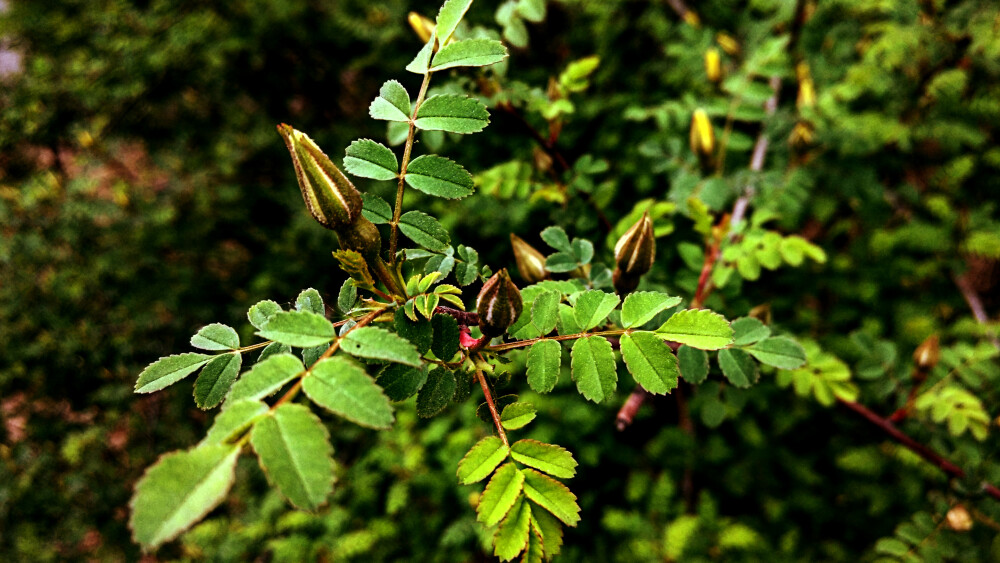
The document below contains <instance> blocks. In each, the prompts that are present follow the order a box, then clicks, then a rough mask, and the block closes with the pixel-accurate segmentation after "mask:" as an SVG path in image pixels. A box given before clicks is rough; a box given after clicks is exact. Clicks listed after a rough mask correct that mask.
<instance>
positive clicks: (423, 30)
mask: <svg viewBox="0 0 1000 563" xmlns="http://www.w3.org/2000/svg"><path fill="white" fill-rule="evenodd" d="M406 21H407V22H409V24H410V27H411V28H413V32H414V33H416V34H417V37H419V38H420V41H421V42H423V43H427V42H428V41H430V40H431V34H433V33H434V28H435V27H436V26H435V24H434V22H432V21H431V20H430V19H429V18H427V17H426V16H423V15H421V14H418V13H417V12H410V14H409V15H408V16H406Z"/></svg>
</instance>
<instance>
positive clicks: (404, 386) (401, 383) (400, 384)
mask: <svg viewBox="0 0 1000 563" xmlns="http://www.w3.org/2000/svg"><path fill="white" fill-rule="evenodd" d="M426 381H427V370H424V369H418V368H414V367H410V366H404V365H403V364H389V365H387V366H386V367H385V369H383V370H382V372H381V373H379V376H378V378H377V379H376V380H375V383H377V384H378V385H379V387H381V388H382V391H384V392H385V394H386V396H387V397H389V400H391V401H396V402H399V401H405V400H406V399H409V398H410V397H412V396H413V395H415V394H416V392H417V391H419V390H420V388H421V387H423V385H424V382H426Z"/></svg>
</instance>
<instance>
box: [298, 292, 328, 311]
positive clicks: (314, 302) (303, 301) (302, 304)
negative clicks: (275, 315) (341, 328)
mask: <svg viewBox="0 0 1000 563" xmlns="http://www.w3.org/2000/svg"><path fill="white" fill-rule="evenodd" d="M295 310H296V311H308V312H310V313H316V314H317V315H320V316H324V315H326V306H325V305H324V304H323V296H322V295H320V294H319V292H318V291H316V290H315V289H313V288H311V287H310V288H309V289H303V290H302V291H301V292H300V293H299V296H298V297H296V298H295Z"/></svg>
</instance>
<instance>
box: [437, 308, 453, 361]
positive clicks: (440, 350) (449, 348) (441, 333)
mask: <svg viewBox="0 0 1000 563" xmlns="http://www.w3.org/2000/svg"><path fill="white" fill-rule="evenodd" d="M431 327H432V328H433V329H434V340H433V342H432V343H431V352H434V355H435V356H437V357H438V359H439V360H444V361H446V362H447V361H449V360H451V358H452V357H453V356H454V355H455V353H457V352H458V344H459V342H458V339H459V328H458V321H456V320H455V317H452V316H451V315H434V316H433V317H432V318H431Z"/></svg>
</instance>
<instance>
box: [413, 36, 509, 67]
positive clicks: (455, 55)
mask: <svg viewBox="0 0 1000 563" xmlns="http://www.w3.org/2000/svg"><path fill="white" fill-rule="evenodd" d="M506 58H507V48H506V47H504V46H503V43H501V42H499V41H497V40H496V39H466V40H465V41H455V42H453V43H451V44H449V45H445V46H444V47H442V48H441V50H440V51H438V52H437V54H436V55H434V60H433V61H431V68H430V69H431V70H432V71H438V70H444V69H446V68H453V67H457V66H489V65H491V64H496V63H498V62H500V61H502V60H504V59H506Z"/></svg>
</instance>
